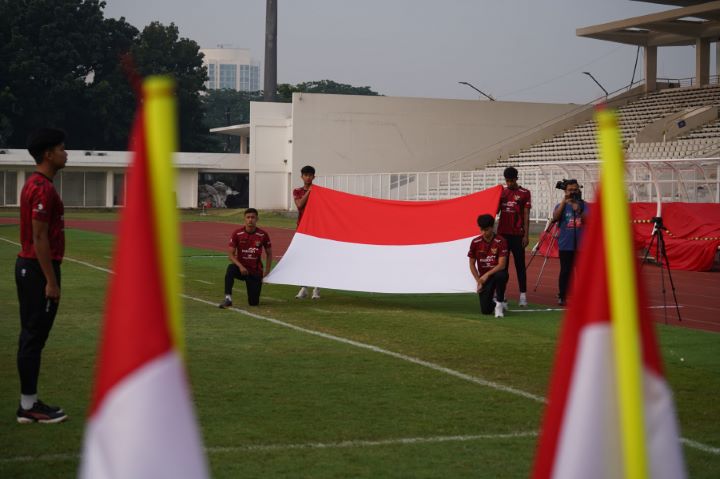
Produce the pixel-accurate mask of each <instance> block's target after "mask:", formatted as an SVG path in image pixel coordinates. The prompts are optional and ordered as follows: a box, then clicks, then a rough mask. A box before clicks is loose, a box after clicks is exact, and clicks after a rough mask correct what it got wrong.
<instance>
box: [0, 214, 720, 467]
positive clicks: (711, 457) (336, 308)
mask: <svg viewBox="0 0 720 479" xmlns="http://www.w3.org/2000/svg"><path fill="white" fill-rule="evenodd" d="M17 235H18V229H17V227H16V226H0V238H2V239H3V240H0V261H1V264H2V265H3V273H2V276H1V277H2V280H1V281H0V318H2V320H1V321H0V341H2V344H1V345H0V405H2V407H0V412H2V414H1V415H0V477H2V478H25V477H27V478H30V477H32V478H41V477H43V478H44V477H47V478H56V477H73V476H74V474H75V471H76V469H77V466H78V460H79V453H80V447H81V443H82V435H83V427H84V417H85V414H86V411H87V407H88V402H89V395H90V390H91V387H92V376H93V369H94V363H95V352H96V348H97V340H98V332H99V328H100V325H101V321H102V316H103V304H104V296H105V287H106V284H107V280H108V274H107V273H105V272H102V271H99V270H97V269H94V268H92V267H89V266H87V265H82V264H79V263H76V262H73V261H71V260H68V261H66V262H65V263H64V265H63V300H62V304H61V307H60V312H59V314H58V317H57V319H56V323H55V327H54V329H53V331H52V333H51V336H50V340H49V341H48V345H47V347H46V349H45V353H44V356H43V369H42V374H41V378H40V393H41V397H42V398H44V399H45V400H46V401H48V402H50V403H53V404H60V405H62V406H63V407H64V409H65V410H66V411H67V412H68V413H69V414H70V415H71V419H70V420H69V421H68V422H66V423H64V424H60V425H18V424H16V423H15V419H14V413H15V409H16V407H17V401H18V390H19V386H18V379H17V373H16V370H15V352H16V347H17V346H16V345H17V334H18V328H19V319H18V312H17V299H16V294H15V285H14V281H13V279H12V277H13V273H12V271H13V266H14V258H15V256H16V254H17V251H18V247H17V246H15V245H13V244H11V243H8V240H9V241H17ZM112 243H113V237H111V236H107V235H103V234H97V233H89V232H82V231H77V230H68V232H67V244H68V249H67V257H68V258H72V259H76V260H80V261H84V262H86V263H90V264H92V265H96V266H100V267H109V266H110V255H111V254H112V253H111V250H112ZM208 254H209V253H208V252H207V251H203V250H192V249H185V250H184V252H183V255H184V256H183V258H182V261H183V268H184V274H185V277H184V288H185V294H186V298H185V299H184V301H183V304H184V308H185V323H186V334H187V347H188V355H187V360H188V368H189V373H190V378H191V382H192V387H193V394H194V399H195V404H196V408H197V412H198V417H199V421H200V423H201V427H202V433H203V437H204V442H205V446H206V448H207V450H208V458H209V461H210V464H211V467H212V473H213V476H214V477H228V478H231V477H264V478H268V477H272V478H276V477H281V478H282V477H308V478H345V477H368V478H371V477H372V478H391V477H404V478H405V477H416V478H431V477H432V478H459V477H492V478H496V477H509V478H515V477H527V476H528V473H529V470H530V467H531V464H532V459H533V453H534V448H535V442H536V440H537V438H536V434H537V431H538V427H539V422H540V418H541V414H542V410H543V404H542V403H541V402H540V400H539V399H540V398H542V397H544V396H545V394H546V388H547V383H548V380H549V375H550V368H551V364H552V360H553V357H554V350H555V341H556V337H557V334H558V330H559V325H560V315H559V313H557V312H526V313H516V314H513V313H510V314H509V315H508V316H507V317H506V318H504V319H502V320H496V319H490V318H488V317H480V316H479V314H478V313H477V309H478V307H477V298H476V297H475V296H474V295H380V294H360V293H349V292H339V291H329V290H324V291H323V292H322V294H323V297H322V299H321V300H320V301H310V300H306V301H298V300H295V299H294V298H293V296H294V294H295V293H296V291H297V289H296V288H295V287H288V286H275V285H266V286H265V287H264V289H263V296H262V299H261V306H260V307H257V308H254V309H253V310H252V312H253V313H254V314H255V316H251V315H248V314H246V313H244V312H243V311H232V310H219V309H218V308H216V307H215V306H214V304H215V303H217V302H219V301H220V299H221V298H222V277H223V274H224V268H225V265H226V260H225V259H224V258H222V257H208ZM211 254H215V253H211ZM209 283H210V284H209ZM234 300H235V304H236V306H237V307H238V309H241V310H247V309H248V308H247V307H246V306H245V292H244V285H243V284H242V283H240V284H239V285H238V287H236V290H235V294H234ZM203 301H207V302H210V303H212V304H207V303H206V302H203ZM531 308H532V305H531ZM511 309H514V308H513V305H512V304H511ZM270 319H273V320H277V321H278V322H272V321H270ZM291 326H293V327H295V329H293V328H292V327H291ZM658 332H659V337H660V341H661V345H662V352H663V356H664V359H665V365H666V374H667V377H668V380H669V382H670V384H671V386H672V388H673V390H674V392H675V399H676V405H677V409H678V415H679V420H680V423H681V429H682V436H683V437H684V438H687V439H689V440H692V441H695V442H697V443H700V446H692V447H691V446H689V445H686V446H685V447H684V451H685V454H686V460H687V463H688V468H689V471H690V475H691V477H697V478H716V477H718V471H720V449H718V448H719V447H720V428H718V426H717V425H718V417H720V401H718V393H719V392H720V355H718V351H719V350H720V349H719V348H718V346H719V345H720V335H717V334H713V333H707V332H701V331H691V330H687V329H680V328H671V327H666V326H662V325H659V326H658ZM313 333H325V334H326V336H325V337H323V336H319V335H317V334H313ZM341 339H346V340H352V341H355V342H358V343H362V345H366V346H374V347H376V348H375V349H371V348H369V347H362V345H358V344H355V345H353V344H349V343H347V342H342V341H341ZM388 353H394V355H391V354H388ZM413 358H415V359H419V360H422V361H425V362H426V363H425V365H421V364H417V363H416V362H412V361H411V359H413ZM681 359H683V360H681ZM427 363H431V365H437V366H440V367H443V368H447V369H448V370H452V371H456V372H458V373H462V374H464V375H465V376H464V377H458V376H457V375H452V374H450V373H449V372H448V371H447V370H445V371H442V370H439V369H438V368H435V369H433V368H431V367H428V365H427ZM498 386H507V387H510V388H513V389H514V390H515V392H507V391H502V390H499V389H498ZM523 393H524V394H523ZM161 401H162V398H160V399H159V402H161ZM159 406H160V407H162V404H159ZM703 445H705V446H709V448H707V447H706V448H705V449H703Z"/></svg>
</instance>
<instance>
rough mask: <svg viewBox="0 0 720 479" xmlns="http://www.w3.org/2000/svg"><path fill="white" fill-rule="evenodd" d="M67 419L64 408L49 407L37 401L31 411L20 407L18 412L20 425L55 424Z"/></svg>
mask: <svg viewBox="0 0 720 479" xmlns="http://www.w3.org/2000/svg"><path fill="white" fill-rule="evenodd" d="M67 417H68V416H67V414H65V412H64V411H63V410H62V408H59V407H55V406H48V405H47V404H45V403H44V402H42V401H36V402H35V404H33V407H31V408H30V409H23V408H22V407H21V406H20V407H18V410H17V422H19V423H20V424H30V423H33V422H39V423H42V424H55V423H58V422H63V421H64V420H66V419H67Z"/></svg>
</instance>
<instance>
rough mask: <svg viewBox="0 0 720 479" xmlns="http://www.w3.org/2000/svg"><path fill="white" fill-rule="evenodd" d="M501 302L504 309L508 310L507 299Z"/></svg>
mask: <svg viewBox="0 0 720 479" xmlns="http://www.w3.org/2000/svg"><path fill="white" fill-rule="evenodd" d="M500 304H502V307H503V311H507V310H508V304H507V301H500Z"/></svg>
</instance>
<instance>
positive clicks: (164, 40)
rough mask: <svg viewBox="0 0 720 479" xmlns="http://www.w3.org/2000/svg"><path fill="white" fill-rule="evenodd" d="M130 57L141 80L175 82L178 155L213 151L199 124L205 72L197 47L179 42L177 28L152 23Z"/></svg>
mask: <svg viewBox="0 0 720 479" xmlns="http://www.w3.org/2000/svg"><path fill="white" fill-rule="evenodd" d="M131 51H132V55H133V58H134V59H135V62H136V64H137V67H138V69H139V70H140V73H141V74H142V75H143V76H147V75H157V74H169V75H172V76H173V77H174V78H175V81H176V86H177V99H178V110H179V118H180V124H179V125H178V126H179V130H180V150H181V151H208V150H210V149H213V148H214V147H217V141H218V140H217V139H216V138H215V137H214V136H211V135H210V133H209V132H208V131H207V128H206V126H205V124H204V123H203V109H202V104H201V101H200V92H202V91H204V90H205V82H206V81H207V68H205V66H203V63H202V58H203V56H202V54H201V53H200V46H199V45H198V44H197V43H195V42H194V41H193V40H190V39H188V38H180V36H179V31H178V28H177V26H175V24H174V23H171V24H170V25H168V26H165V25H162V24H161V23H159V22H152V23H151V24H150V25H148V26H147V27H145V28H144V29H143V31H142V32H141V33H140V35H139V37H138V39H137V41H136V42H135V45H134V46H133V47H132V50H131Z"/></svg>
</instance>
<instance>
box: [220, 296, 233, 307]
mask: <svg viewBox="0 0 720 479" xmlns="http://www.w3.org/2000/svg"><path fill="white" fill-rule="evenodd" d="M231 306H232V301H230V300H229V299H227V298H225V299H224V300H223V302H222V303H220V304H218V308H220V309H226V308H229V307H231Z"/></svg>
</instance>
